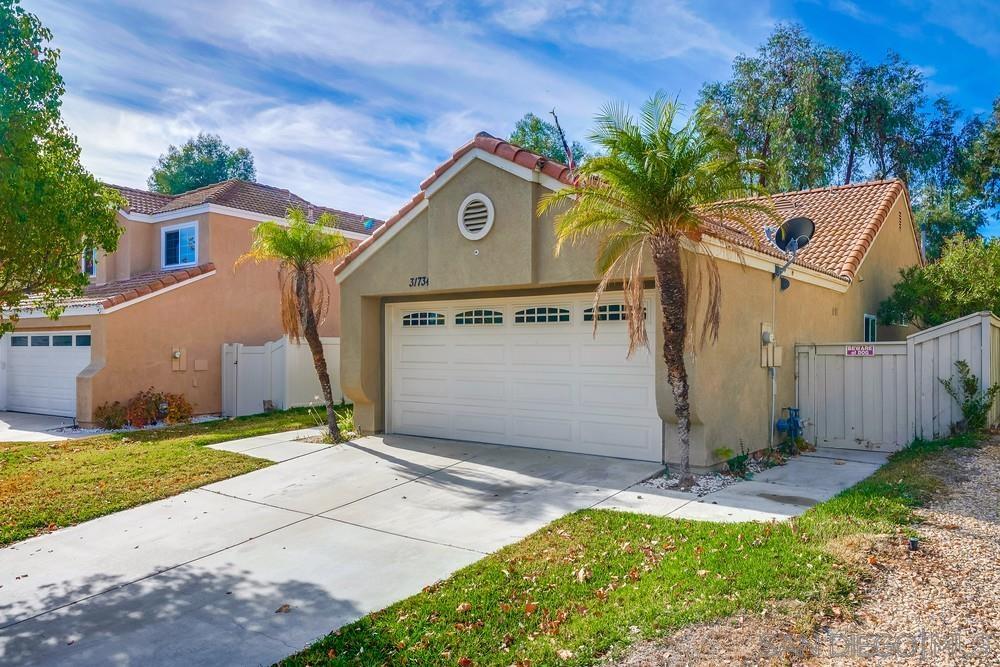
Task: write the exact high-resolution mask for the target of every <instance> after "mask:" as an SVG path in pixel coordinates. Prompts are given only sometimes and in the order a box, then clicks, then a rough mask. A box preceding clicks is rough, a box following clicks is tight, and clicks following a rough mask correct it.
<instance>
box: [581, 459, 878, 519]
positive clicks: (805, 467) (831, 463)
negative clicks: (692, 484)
mask: <svg viewBox="0 0 1000 667" xmlns="http://www.w3.org/2000/svg"><path fill="white" fill-rule="evenodd" d="M888 458H889V454H888V453H886V452H871V451H862V450H848V449H819V450H817V451H815V452H809V453H806V454H803V455H802V456H797V457H795V458H793V459H791V460H790V461H789V462H788V463H786V464H785V465H782V466H778V467H775V468H770V469H768V470H765V471H763V472H761V473H758V474H757V475H755V476H754V477H753V479H752V480H749V481H743V482H737V483H736V484H733V485H731V486H727V487H726V488H724V489H720V490H719V491H715V492H713V493H709V494H706V495H704V496H702V497H700V498H699V497H697V496H695V495H694V494H692V493H683V492H681V491H666V490H660V489H655V488H651V487H649V486H644V485H636V486H633V487H632V488H630V489H627V490H625V491H623V492H621V493H619V494H617V495H615V496H614V497H613V498H609V499H608V500H606V501H604V502H603V503H601V504H600V505H598V507H600V508H607V509H619V510H627V511H630V512H642V513H644V514H653V515H656V516H669V517H671V518H675V519H700V520H705V521H726V522H734V521H771V520H775V519H777V520H782V519H787V518H789V517H793V516H798V515H800V514H802V513H803V512H805V511H806V510H807V509H809V508H810V507H812V506H813V505H815V504H816V503H820V502H823V501H824V500H828V499H830V498H832V497H833V496H835V495H837V494H838V493H840V492H841V491H843V490H844V489H846V488H848V487H851V486H854V485H855V484H857V483H858V482H860V481H861V480H863V479H864V478H866V477H868V476H869V475H871V474H872V473H873V472H875V471H876V470H878V469H879V467H881V466H882V464H884V463H885V462H886V459H888Z"/></svg>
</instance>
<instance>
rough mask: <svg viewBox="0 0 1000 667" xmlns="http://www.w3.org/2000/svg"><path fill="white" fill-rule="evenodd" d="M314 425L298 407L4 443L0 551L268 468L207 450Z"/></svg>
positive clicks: (257, 461) (264, 463) (0, 458)
mask: <svg viewBox="0 0 1000 667" xmlns="http://www.w3.org/2000/svg"><path fill="white" fill-rule="evenodd" d="M347 409H350V408H347ZM311 426H316V420H315V419H314V418H313V416H312V415H310V414H309V412H308V410H306V409H297V410H288V411H284V412H274V413H271V414H267V415H255V416H252V417H240V418H238V419H226V420H218V421H210V422H201V423H197V424H184V425H179V426H170V427H167V428H162V429H149V430H143V431H130V432H123V433H113V434H109V435H101V436H95V437H92V438H84V439H81V440H65V441H62V442H37V443H35V442H30V443H0V546H4V545H7V544H10V543H12V542H16V541H18V540H23V539H26V538H28V537H31V536H33V535H36V534H38V533H41V532H45V531H47V530H51V529H54V528H61V527H64V526H69V525H72V524H75V523H79V522H81V521H86V520H88V519H93V518H95V517H98V516H101V515H104V514H110V513H111V512H117V511H118V510H122V509H125V508H127V507H133V506H135V505H139V504H142V503H146V502H149V501H151V500H158V499H160V498H165V497H167V496H172V495H174V494H177V493H180V492H181V491H186V490H188V489H193V488H195V487H198V486H202V485H203V484H208V483H210V482H215V481H217V480H220V479H225V478H227V477H232V476H234V475H240V474H243V473H245V472H250V471H251V470H256V469H258V468H263V467H264V466H267V465H270V461H265V460H263V459H255V458H251V457H250V456H244V455H241V454H232V453H230V452H222V451H217V450H214V449H209V448H207V447H205V445H211V444H214V443H217V442H224V441H226V440H235V439H238V438H248V437H251V436H255V435H264V434H267V433H274V432H278V431H289V430H294V429H299V428H306V427H311Z"/></svg>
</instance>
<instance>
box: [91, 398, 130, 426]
mask: <svg viewBox="0 0 1000 667" xmlns="http://www.w3.org/2000/svg"><path fill="white" fill-rule="evenodd" d="M127 421H128V417H127V416H126V414H125V406H124V405H122V404H121V403H120V402H118V401H115V402H114V403H105V404H103V405H99V406H97V408H96V409H95V410H94V422H95V423H96V424H97V425H98V426H100V427H101V428H106V429H109V430H112V431H114V430H116V429H120V428H122V427H123V426H125V423H126V422H127Z"/></svg>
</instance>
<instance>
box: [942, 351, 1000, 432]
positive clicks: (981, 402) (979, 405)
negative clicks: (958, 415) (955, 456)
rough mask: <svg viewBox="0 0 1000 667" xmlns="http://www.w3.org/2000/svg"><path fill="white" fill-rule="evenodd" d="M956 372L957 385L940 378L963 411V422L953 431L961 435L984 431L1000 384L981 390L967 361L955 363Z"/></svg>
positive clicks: (950, 380) (960, 360)
mask: <svg viewBox="0 0 1000 667" xmlns="http://www.w3.org/2000/svg"><path fill="white" fill-rule="evenodd" d="M955 370H956V371H957V372H958V382H957V383H956V382H953V381H952V378H947V379H945V378H940V382H941V384H942V385H944V390H945V391H947V392H948V395H949V396H951V397H952V399H953V400H954V401H955V402H956V403H958V406H959V407H960V408H961V409H962V421H961V422H960V423H958V424H956V425H955V426H954V427H953V430H955V431H958V432H959V433H964V432H966V431H968V432H972V433H975V432H976V431H982V430H983V429H984V428H986V426H987V421H988V420H989V414H990V408H992V407H993V401H994V400H995V399H996V396H997V393H998V392H1000V384H994V385H993V386H992V387H988V388H986V389H985V390H982V389H980V388H979V378H978V377H976V376H975V374H974V373H973V372H972V369H971V368H969V362H967V361H965V359H959V360H958V361H956V362H955Z"/></svg>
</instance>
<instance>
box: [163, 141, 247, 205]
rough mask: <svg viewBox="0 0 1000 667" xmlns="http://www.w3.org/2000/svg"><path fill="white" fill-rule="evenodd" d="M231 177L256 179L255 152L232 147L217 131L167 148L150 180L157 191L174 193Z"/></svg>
mask: <svg viewBox="0 0 1000 667" xmlns="http://www.w3.org/2000/svg"><path fill="white" fill-rule="evenodd" d="M230 178H238V179H241V180H244V181H255V180H256V179H257V171H256V169H255V168H254V164H253V155H251V154H250V151H249V150H248V149H246V148H236V149H232V148H230V147H229V146H228V145H226V144H225V143H223V142H222V138H221V137H220V136H219V135H217V134H205V133H204V132H202V133H199V134H198V136H197V137H194V138H193V139H188V140H187V141H186V142H185V143H184V145H182V146H181V147H180V148H178V147H177V146H173V145H171V146H170V147H169V148H167V152H166V153H165V154H163V155H161V156H160V157H159V159H158V160H157V161H156V164H155V165H154V166H153V173H152V174H150V176H149V179H148V181H147V183H148V185H149V188H150V189H151V190H153V191H155V192H162V193H164V194H170V195H173V194H179V193H181V192H187V191H188V190H194V189H195V188H201V187H204V186H206V185H212V184H213V183H219V182H221V181H225V180H227V179H230Z"/></svg>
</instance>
